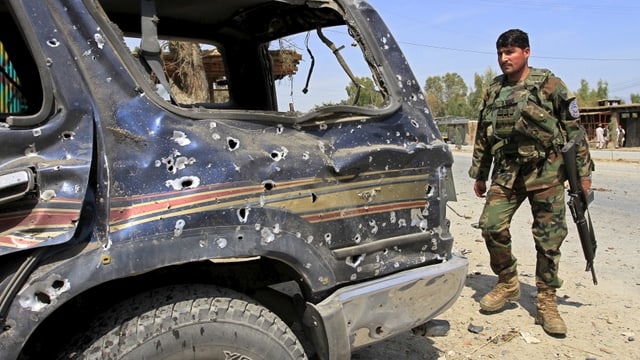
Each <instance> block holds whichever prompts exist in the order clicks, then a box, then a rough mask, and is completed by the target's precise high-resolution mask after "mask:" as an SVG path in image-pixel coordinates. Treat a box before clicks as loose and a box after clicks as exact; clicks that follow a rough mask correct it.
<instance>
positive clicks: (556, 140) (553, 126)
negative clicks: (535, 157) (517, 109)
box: [514, 101, 564, 149]
mask: <svg viewBox="0 0 640 360" xmlns="http://www.w3.org/2000/svg"><path fill="white" fill-rule="evenodd" d="M514 130H515V131H516V132H517V133H519V134H521V135H524V136H526V137H528V138H530V139H533V140H535V141H536V142H538V143H540V145H541V147H542V148H543V149H548V148H559V147H560V145H563V144H564V136H563V134H562V132H561V130H560V127H559V125H558V119H556V118H555V117H553V116H551V114H549V113H548V112H547V110H546V109H544V108H542V107H540V106H538V105H536V104H535V103H533V102H531V101H527V102H526V103H525V104H524V105H523V107H522V112H521V116H520V119H518V121H517V122H516V124H515V126H514Z"/></svg>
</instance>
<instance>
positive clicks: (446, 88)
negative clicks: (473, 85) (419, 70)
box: [424, 73, 471, 117]
mask: <svg viewBox="0 0 640 360" xmlns="http://www.w3.org/2000/svg"><path fill="white" fill-rule="evenodd" d="M424 88H425V92H426V98H427V102H428V103H429V106H430V108H431V111H432V112H433V114H434V116H436V117H442V116H468V115H469V114H470V113H471V108H470V107H469V103H468V102H467V92H468V88H467V85H466V84H465V82H464V80H463V79H462V77H461V76H460V75H459V74H457V73H446V74H445V75H444V76H430V77H428V78H427V81H426V82H425V87H424Z"/></svg>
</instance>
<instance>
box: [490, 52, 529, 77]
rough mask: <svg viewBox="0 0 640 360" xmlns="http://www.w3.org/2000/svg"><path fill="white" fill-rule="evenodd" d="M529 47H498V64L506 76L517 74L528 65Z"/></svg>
mask: <svg viewBox="0 0 640 360" xmlns="http://www.w3.org/2000/svg"><path fill="white" fill-rule="evenodd" d="M529 51H530V50H529V48H526V49H520V48H519V47H515V46H507V47H501V48H499V49H498V64H499V65H500V69H502V73H503V74H505V75H507V77H512V76H518V75H519V74H521V73H522V72H523V70H524V69H525V68H526V67H527V66H528V65H527V64H528V62H527V61H528V59H529Z"/></svg>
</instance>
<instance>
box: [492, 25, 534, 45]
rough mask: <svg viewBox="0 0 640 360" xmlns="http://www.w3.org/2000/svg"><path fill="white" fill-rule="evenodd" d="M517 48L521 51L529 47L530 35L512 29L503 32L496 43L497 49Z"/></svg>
mask: <svg viewBox="0 0 640 360" xmlns="http://www.w3.org/2000/svg"><path fill="white" fill-rule="evenodd" d="M509 46H515V47H518V48H520V49H526V48H528V47H529V35H527V33H526V32H524V31H522V30H520V29H511V30H507V31H505V32H503V33H502V34H500V36H499V37H498V41H496V49H500V48H503V47H509Z"/></svg>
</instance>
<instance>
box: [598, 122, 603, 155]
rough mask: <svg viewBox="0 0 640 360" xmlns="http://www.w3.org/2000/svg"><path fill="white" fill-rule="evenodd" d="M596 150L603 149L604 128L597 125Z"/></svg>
mask: <svg viewBox="0 0 640 360" xmlns="http://www.w3.org/2000/svg"><path fill="white" fill-rule="evenodd" d="M596 149H604V128H603V127H602V124H598V127H597V128H596Z"/></svg>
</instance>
